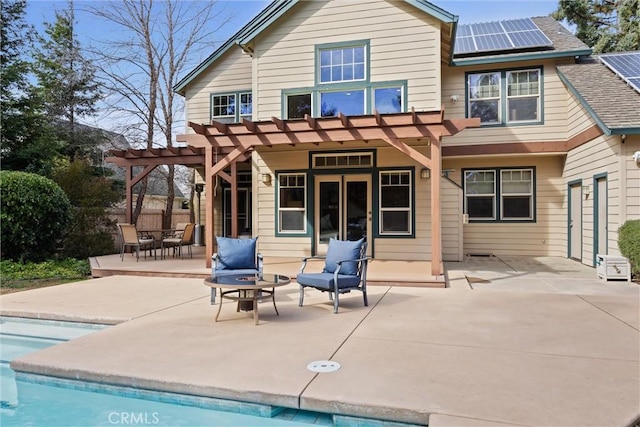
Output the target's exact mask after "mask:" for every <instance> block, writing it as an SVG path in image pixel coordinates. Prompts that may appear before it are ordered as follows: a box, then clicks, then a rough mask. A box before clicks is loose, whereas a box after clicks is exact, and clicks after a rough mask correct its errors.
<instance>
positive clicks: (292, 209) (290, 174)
mask: <svg viewBox="0 0 640 427" xmlns="http://www.w3.org/2000/svg"><path fill="white" fill-rule="evenodd" d="M290 177H296V178H302V179H303V184H302V185H301V186H300V185H285V186H283V185H282V184H281V180H282V178H290ZM283 188H302V189H303V190H304V197H303V199H302V206H301V207H282V206H281V203H282V199H281V197H280V192H281V191H282V189H283ZM277 210H278V234H305V233H306V232H307V221H306V218H307V175H306V174H305V173H300V172H287V173H279V174H278V206H277ZM283 212H302V217H303V221H302V229H296V230H285V229H283V228H282V226H283V220H282V213H283Z"/></svg>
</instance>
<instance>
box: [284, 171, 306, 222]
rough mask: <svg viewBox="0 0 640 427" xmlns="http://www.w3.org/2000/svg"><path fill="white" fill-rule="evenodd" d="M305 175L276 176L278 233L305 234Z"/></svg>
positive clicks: (286, 174)
mask: <svg viewBox="0 0 640 427" xmlns="http://www.w3.org/2000/svg"><path fill="white" fill-rule="evenodd" d="M306 200H307V195H306V174H303V173H281V174H278V232H280V233H296V234H297V233H304V232H306V229H307V227H306V224H307V221H306V217H307V207H306Z"/></svg>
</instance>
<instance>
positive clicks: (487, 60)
mask: <svg viewBox="0 0 640 427" xmlns="http://www.w3.org/2000/svg"><path fill="white" fill-rule="evenodd" d="M591 53H592V50H591V49H578V50H563V51H549V52H542V53H539V52H534V53H523V54H516V55H503V56H492V57H479V58H460V59H454V60H452V61H451V65H453V66H454V67H463V66H467V65H485V64H499V63H503V62H513V61H536V60H540V59H552V58H567V57H579V56H589V55H591Z"/></svg>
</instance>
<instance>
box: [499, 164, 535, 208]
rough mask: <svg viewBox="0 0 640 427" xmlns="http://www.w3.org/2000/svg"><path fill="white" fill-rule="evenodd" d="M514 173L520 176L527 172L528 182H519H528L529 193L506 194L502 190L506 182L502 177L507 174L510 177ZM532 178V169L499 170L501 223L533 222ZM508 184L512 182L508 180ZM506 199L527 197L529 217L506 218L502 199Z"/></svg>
mask: <svg viewBox="0 0 640 427" xmlns="http://www.w3.org/2000/svg"><path fill="white" fill-rule="evenodd" d="M514 172H519V173H520V174H521V175H522V173H523V172H529V175H530V177H531V179H530V180H528V181H524V180H521V182H528V183H529V191H527V192H506V191H505V190H504V184H505V182H507V180H506V179H505V178H504V175H505V174H506V173H509V174H510V175H513V173H514ZM533 177H534V173H533V169H531V168H523V169H502V170H500V219H501V220H503V221H530V220H533V208H534V204H533ZM508 182H513V181H512V180H509V181H508ZM505 196H506V197H513V196H516V197H528V198H529V216H528V217H507V216H505V215H504V205H505V203H504V199H505Z"/></svg>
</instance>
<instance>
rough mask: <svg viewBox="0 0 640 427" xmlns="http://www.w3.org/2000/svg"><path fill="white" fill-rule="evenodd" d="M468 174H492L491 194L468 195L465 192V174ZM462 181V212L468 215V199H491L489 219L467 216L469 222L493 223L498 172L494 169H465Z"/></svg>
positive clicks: (466, 191)
mask: <svg viewBox="0 0 640 427" xmlns="http://www.w3.org/2000/svg"><path fill="white" fill-rule="evenodd" d="M469 172H475V173H478V172H482V173H491V174H493V193H481V194H469V191H468V190H467V173H469ZM463 179H464V212H465V213H468V212H469V208H468V206H467V200H468V198H470V197H471V198H474V197H478V198H479V197H491V198H492V199H493V212H492V215H491V217H472V216H469V219H470V220H477V221H495V220H496V211H497V205H498V199H497V198H498V194H497V193H498V189H497V180H498V171H497V170H496V169H466V170H465V171H464V173H463Z"/></svg>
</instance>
